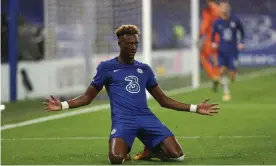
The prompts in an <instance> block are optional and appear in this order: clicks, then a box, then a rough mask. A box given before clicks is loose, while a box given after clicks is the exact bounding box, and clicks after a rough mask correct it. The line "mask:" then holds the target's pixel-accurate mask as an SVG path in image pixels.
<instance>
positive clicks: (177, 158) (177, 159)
mask: <svg viewBox="0 0 276 166" xmlns="http://www.w3.org/2000/svg"><path fill="white" fill-rule="evenodd" d="M184 157H185V155H184V154H183V153H182V155H179V156H178V157H173V158H170V160H171V161H179V162H180V161H184Z"/></svg>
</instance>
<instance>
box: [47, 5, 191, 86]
mask: <svg viewBox="0 0 276 166" xmlns="http://www.w3.org/2000/svg"><path fill="white" fill-rule="evenodd" d="M148 2H149V1H148ZM151 7H152V8H151V10H152V14H151V16H148V17H151V20H152V32H150V34H151V35H152V39H153V42H152V48H153V51H152V52H151V58H150V60H151V67H152V68H153V70H154V71H155V73H156V75H157V77H158V79H159V80H160V84H162V85H163V87H164V89H174V88H180V87H183V86H187V85H188V86H189V85H191V74H192V70H193V68H195V67H196V66H195V65H194V64H195V63H194V61H193V58H192V57H194V56H196V55H192V54H193V53H192V52H191V51H190V50H191V37H190V36H191V24H190V21H191V15H190V12H191V10H190V0H174V1H169V0H162V1H160V0H152V5H151ZM143 9H144V8H143V4H142V0H45V29H46V56H47V59H50V60H53V59H59V60H61V59H63V61H64V59H66V60H68V61H70V59H71V61H72V59H74V61H73V62H72V63H75V65H74V66H75V68H74V69H71V70H73V71H76V73H77V72H81V73H83V72H85V71H86V73H87V75H86V77H88V78H89V79H91V78H92V77H93V74H94V73H95V69H96V66H97V64H98V63H99V62H100V61H102V60H106V59H110V58H113V57H115V56H117V55H118V53H119V47H118V44H117V38H116V36H115V35H114V31H115V29H116V28H118V27H119V26H121V25H122V24H135V25H137V26H138V27H139V28H140V30H141V41H140V44H139V49H138V53H137V59H138V60H141V61H143V56H141V55H142V53H143V48H142V43H143V39H146V38H144V37H145V36H143V28H142V27H143V24H145V22H144V20H143V18H142V16H143V15H142V12H143ZM194 29H195V30H196V28H194ZM83 60H85V61H83ZM76 62H78V63H77V64H79V65H76ZM66 63H67V62H66ZM66 63H64V68H66V69H64V70H63V71H67V70H68V68H67V67H66V66H67V65H66ZM68 63H71V62H68ZM77 67H79V68H78V69H77ZM69 71H70V70H69ZM89 74H90V75H89ZM63 77H66V76H63ZM70 77H72V76H70ZM76 77H77V78H75V77H74V78H75V79H78V80H85V79H84V77H83V75H80V74H79V75H77V76H76ZM65 80H67V81H64V80H63V81H61V82H62V83H64V82H67V83H66V84H71V83H69V82H70V81H72V79H69V78H68V79H65ZM87 81H88V80H86V82H83V83H82V84H83V85H87ZM85 83H86V84H85ZM64 84H65V83H64ZM72 89H74V88H72Z"/></svg>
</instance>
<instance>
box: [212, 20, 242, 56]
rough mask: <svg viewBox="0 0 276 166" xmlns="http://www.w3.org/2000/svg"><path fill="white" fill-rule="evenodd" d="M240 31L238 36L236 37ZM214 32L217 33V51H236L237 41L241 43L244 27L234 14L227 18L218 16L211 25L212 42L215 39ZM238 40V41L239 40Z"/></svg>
mask: <svg viewBox="0 0 276 166" xmlns="http://www.w3.org/2000/svg"><path fill="white" fill-rule="evenodd" d="M238 32H240V38H238ZM215 34H219V37H220V41H219V48H218V49H219V51H223V52H238V47H237V44H238V42H241V43H243V40H244V29H243V25H242V23H241V21H240V19H239V18H238V17H236V16H234V15H232V16H231V17H229V18H228V19H227V20H224V19H222V18H219V19H218V20H217V21H215V23H214V25H213V32H212V42H214V41H215ZM239 40H240V41H239Z"/></svg>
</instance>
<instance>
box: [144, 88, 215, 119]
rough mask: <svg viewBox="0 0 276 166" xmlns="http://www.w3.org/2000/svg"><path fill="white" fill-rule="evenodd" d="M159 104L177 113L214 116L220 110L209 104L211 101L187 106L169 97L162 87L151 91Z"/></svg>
mask: <svg viewBox="0 0 276 166" xmlns="http://www.w3.org/2000/svg"><path fill="white" fill-rule="evenodd" d="M149 92H150V93H151V95H152V96H153V97H154V98H155V100H157V101H158V103H159V104H160V105H161V106H162V107H165V108H169V109H174V110H177V111H187V112H197V113H199V114H203V115H214V114H215V113H217V111H218V110H219V109H220V108H219V106H218V104H207V102H208V101H209V99H206V100H204V101H203V102H201V103H200V104H198V105H192V104H185V103H182V102H179V101H177V100H174V99H172V98H170V97H168V96H167V95H166V94H165V93H164V91H163V90H162V89H161V88H160V86H156V87H154V88H153V89H151V90H150V91H149Z"/></svg>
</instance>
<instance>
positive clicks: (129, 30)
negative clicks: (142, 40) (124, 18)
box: [115, 24, 140, 38]
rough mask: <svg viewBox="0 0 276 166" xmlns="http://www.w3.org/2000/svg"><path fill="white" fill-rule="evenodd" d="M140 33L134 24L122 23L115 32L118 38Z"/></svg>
mask: <svg viewBox="0 0 276 166" xmlns="http://www.w3.org/2000/svg"><path fill="white" fill-rule="evenodd" d="M139 33H140V31H139V28H138V27H137V26H136V25H131V24H127V25H122V26H120V27H119V28H118V29H116V31H115V34H116V36H117V37H118V38H119V37H120V36H124V35H138V34H139Z"/></svg>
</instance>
